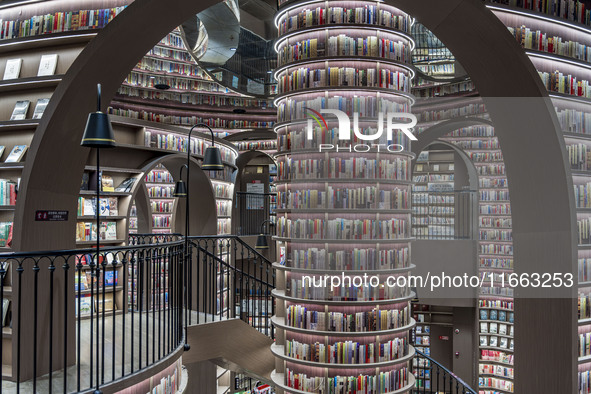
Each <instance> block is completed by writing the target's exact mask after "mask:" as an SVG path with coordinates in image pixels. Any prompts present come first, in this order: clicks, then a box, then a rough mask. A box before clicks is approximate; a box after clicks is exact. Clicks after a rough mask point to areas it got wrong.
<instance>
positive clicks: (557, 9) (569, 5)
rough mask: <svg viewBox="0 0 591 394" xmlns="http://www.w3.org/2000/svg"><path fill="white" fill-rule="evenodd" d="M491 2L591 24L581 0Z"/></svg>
mask: <svg viewBox="0 0 591 394" xmlns="http://www.w3.org/2000/svg"><path fill="white" fill-rule="evenodd" d="M488 1H490V2H491V3H500V4H506V5H509V6H511V7H516V8H524V9H527V10H532V11H536V12H541V13H544V14H546V15H552V16H557V17H559V18H563V19H566V20H569V21H572V22H578V23H582V24H585V25H588V26H591V14H590V12H589V10H587V9H586V8H587V7H586V6H585V3H584V2H582V1H579V0H488Z"/></svg>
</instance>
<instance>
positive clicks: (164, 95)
mask: <svg viewBox="0 0 591 394" xmlns="http://www.w3.org/2000/svg"><path fill="white" fill-rule="evenodd" d="M117 92H118V93H119V97H138V98H141V99H150V100H162V101H171V102H177V103H181V104H193V105H203V106H207V107H218V108H228V109H231V108H235V107H248V108H260V109H262V110H264V109H267V108H272V106H273V103H272V102H269V101H267V100H256V99H247V98H243V97H233V96H228V95H221V94H208V93H207V92H200V91H189V92H174V91H173V92H170V91H160V90H156V91H153V90H146V89H138V88H134V87H131V86H126V85H122V86H120V87H119V90H118V91H117ZM116 98H117V97H116Z"/></svg>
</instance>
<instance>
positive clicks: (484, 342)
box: [480, 335, 488, 346]
mask: <svg viewBox="0 0 591 394" xmlns="http://www.w3.org/2000/svg"><path fill="white" fill-rule="evenodd" d="M480 346H488V337H487V336H486V335H481V336H480Z"/></svg>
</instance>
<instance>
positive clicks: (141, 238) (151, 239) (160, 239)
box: [128, 233, 185, 245]
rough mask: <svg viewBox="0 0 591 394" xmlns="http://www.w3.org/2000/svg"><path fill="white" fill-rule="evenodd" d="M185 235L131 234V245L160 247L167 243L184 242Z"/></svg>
mask: <svg viewBox="0 0 591 394" xmlns="http://www.w3.org/2000/svg"><path fill="white" fill-rule="evenodd" d="M184 239H185V238H184V235H182V234H179V233H170V234H169V233H162V234H160V233H154V234H137V233H136V234H129V236H128V242H129V245H158V244H163V243H167V242H176V241H181V240H184Z"/></svg>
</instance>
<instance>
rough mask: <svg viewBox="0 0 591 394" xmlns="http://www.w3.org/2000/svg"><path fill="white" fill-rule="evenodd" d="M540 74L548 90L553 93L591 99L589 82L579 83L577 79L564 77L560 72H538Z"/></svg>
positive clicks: (569, 76)
mask: <svg viewBox="0 0 591 394" xmlns="http://www.w3.org/2000/svg"><path fill="white" fill-rule="evenodd" d="M538 74H539V75H540V78H541V79H542V83H543V84H544V86H545V87H546V89H548V90H549V91H551V92H558V93H564V94H568V95H571V96H578V97H586V98H591V84H589V81H587V80H581V81H578V80H577V77H575V76H573V75H571V74H567V75H564V74H563V73H561V72H560V71H558V70H556V71H554V72H552V73H548V72H544V71H538Z"/></svg>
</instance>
